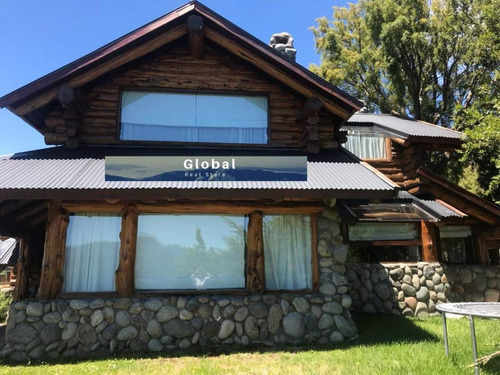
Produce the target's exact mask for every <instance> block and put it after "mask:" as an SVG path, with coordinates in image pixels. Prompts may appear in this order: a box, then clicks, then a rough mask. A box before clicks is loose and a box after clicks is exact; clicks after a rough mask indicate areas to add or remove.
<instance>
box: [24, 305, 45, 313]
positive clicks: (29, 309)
mask: <svg viewBox="0 0 500 375" xmlns="http://www.w3.org/2000/svg"><path fill="white" fill-rule="evenodd" d="M26 314H27V315H28V316H42V315H43V305H42V304H41V303H40V302H30V303H28V306H26Z"/></svg>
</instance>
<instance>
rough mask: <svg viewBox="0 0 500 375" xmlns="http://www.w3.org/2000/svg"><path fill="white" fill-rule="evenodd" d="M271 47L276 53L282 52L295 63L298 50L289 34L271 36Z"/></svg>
mask: <svg viewBox="0 0 500 375" xmlns="http://www.w3.org/2000/svg"><path fill="white" fill-rule="evenodd" d="M269 45H270V46H271V47H273V48H274V49H275V50H276V51H278V52H281V53H282V54H283V55H285V56H286V57H288V58H289V59H290V60H293V61H295V55H296V54H297V50H296V49H295V48H293V38H292V35H290V34H289V33H286V32H282V33H277V34H273V35H272V36H271V40H270V41H269Z"/></svg>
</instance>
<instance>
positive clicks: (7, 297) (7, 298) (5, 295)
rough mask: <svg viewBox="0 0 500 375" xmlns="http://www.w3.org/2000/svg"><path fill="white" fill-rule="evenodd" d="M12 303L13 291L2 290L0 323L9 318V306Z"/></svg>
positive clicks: (0, 294) (0, 295)
mask: <svg viewBox="0 0 500 375" xmlns="http://www.w3.org/2000/svg"><path fill="white" fill-rule="evenodd" d="M11 303H12V291H8V292H0V324H3V323H4V322H5V321H6V320H7V314H8V313H9V307H10V304H11Z"/></svg>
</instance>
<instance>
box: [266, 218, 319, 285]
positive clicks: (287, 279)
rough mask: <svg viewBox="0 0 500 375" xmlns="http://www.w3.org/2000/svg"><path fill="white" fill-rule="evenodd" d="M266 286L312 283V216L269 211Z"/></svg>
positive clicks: (267, 220)
mask: <svg viewBox="0 0 500 375" xmlns="http://www.w3.org/2000/svg"><path fill="white" fill-rule="evenodd" d="M263 236H264V265H265V277H266V289H268V290H301V289H310V288H311V287H312V267H311V218H310V217H309V216H304V215H269V216H264V219H263Z"/></svg>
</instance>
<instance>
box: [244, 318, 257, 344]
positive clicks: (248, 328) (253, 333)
mask: <svg viewBox="0 0 500 375" xmlns="http://www.w3.org/2000/svg"><path fill="white" fill-rule="evenodd" d="M245 332H246V333H247V335H248V336H249V337H250V338H252V339H256V338H257V337H259V325H258V324H257V319H256V318H255V317H253V316H249V317H248V318H247V319H246V320H245Z"/></svg>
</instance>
